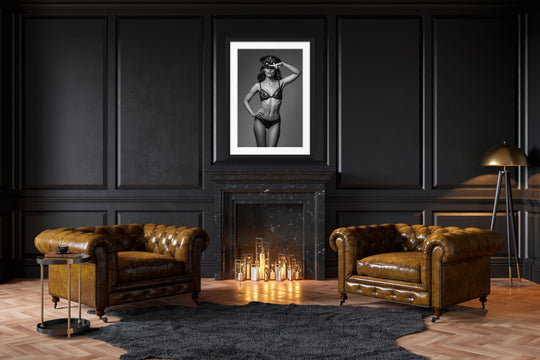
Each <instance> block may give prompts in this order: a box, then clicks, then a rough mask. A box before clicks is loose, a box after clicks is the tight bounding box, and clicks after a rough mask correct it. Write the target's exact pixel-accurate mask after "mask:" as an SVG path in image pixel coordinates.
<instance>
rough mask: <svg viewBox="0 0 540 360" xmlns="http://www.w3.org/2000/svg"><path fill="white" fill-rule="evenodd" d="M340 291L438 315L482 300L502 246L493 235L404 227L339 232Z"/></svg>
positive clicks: (334, 242)
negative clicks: (493, 261)
mask: <svg viewBox="0 0 540 360" xmlns="http://www.w3.org/2000/svg"><path fill="white" fill-rule="evenodd" d="M330 246H331V247H332V249H333V250H334V251H336V252H337V253H338V267H339V269H338V275H339V279H338V290H339V292H340V294H341V298H342V300H343V301H344V300H345V299H346V298H347V294H359V295H365V296H371V297H377V298H381V299H386V300H391V301H396V302H400V303H408V304H413V305H419V306H426V307H432V308H434V310H435V314H436V315H437V316H438V314H440V310H441V309H442V308H445V307H447V306H450V305H454V304H457V303H460V302H463V301H467V300H471V299H474V298H476V297H481V298H482V299H483V300H482V301H485V297H486V296H487V295H488V294H489V291H490V256H491V255H493V254H495V253H496V252H497V251H499V250H500V249H501V248H502V246H503V238H502V237H501V236H500V235H499V234H498V233H496V232H494V231H491V230H483V229H478V228H459V227H441V226H425V225H407V224H382V225H370V226H351V227H346V228H339V229H336V230H334V231H333V232H332V235H331V236H330Z"/></svg>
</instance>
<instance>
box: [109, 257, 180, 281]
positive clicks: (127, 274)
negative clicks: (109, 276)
mask: <svg viewBox="0 0 540 360" xmlns="http://www.w3.org/2000/svg"><path fill="white" fill-rule="evenodd" d="M182 274H184V262H183V261H181V260H176V259H175V258H173V257H170V256H165V255H160V254H155V253H151V252H146V251H121V252H119V253H118V281H119V282H120V283H125V282H134V281H143V280H151V279H159V278H165V277H169V276H177V275H182Z"/></svg>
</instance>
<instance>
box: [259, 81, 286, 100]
mask: <svg viewBox="0 0 540 360" xmlns="http://www.w3.org/2000/svg"><path fill="white" fill-rule="evenodd" d="M259 96H260V98H261V101H264V100H268V99H270V98H274V99H277V100H281V98H282V97H283V92H282V90H281V84H279V86H278V88H277V89H276V90H275V91H274V93H273V94H272V95H270V94H269V93H268V92H267V91H266V90H264V89H263V88H262V87H261V83H259Z"/></svg>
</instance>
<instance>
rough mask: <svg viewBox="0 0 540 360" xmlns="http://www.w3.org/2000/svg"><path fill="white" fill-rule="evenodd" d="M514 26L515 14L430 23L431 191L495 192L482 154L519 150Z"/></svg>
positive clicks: (445, 18)
mask: <svg viewBox="0 0 540 360" xmlns="http://www.w3.org/2000/svg"><path fill="white" fill-rule="evenodd" d="M517 24H518V17H517V15H516V14H514V13H511V14H509V15H487V14H486V15H480V16H463V15H461V16H459V15H458V16H451V17H450V16H436V17H434V18H433V71H434V73H433V74H434V79H433V81H434V82H433V83H434V89H433V97H434V107H433V109H434V113H433V124H434V125H433V184H434V188H491V187H494V184H495V183H496V179H497V176H496V173H495V175H493V173H494V172H493V169H491V168H483V167H481V166H480V160H481V158H482V156H483V154H484V153H485V152H486V151H487V150H488V149H489V148H490V147H492V146H495V145H498V144H502V143H503V141H505V140H506V141H509V142H511V143H513V144H516V145H518V146H519V145H520V144H519V143H518V142H519V140H520V135H519V132H518V129H519V128H520V124H521V122H520V118H519V111H518V106H519V105H518V100H517V99H518V94H519V88H518V84H519V82H518V74H519V73H520V71H521V69H520V63H519V57H518V43H519V36H520V34H519V31H518V25H517ZM457 144H459V146H457ZM514 175H515V174H514Z"/></svg>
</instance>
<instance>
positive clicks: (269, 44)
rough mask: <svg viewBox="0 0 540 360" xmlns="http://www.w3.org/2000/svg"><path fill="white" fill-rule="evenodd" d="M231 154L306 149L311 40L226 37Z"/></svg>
mask: <svg viewBox="0 0 540 360" xmlns="http://www.w3.org/2000/svg"><path fill="white" fill-rule="evenodd" d="M229 74H230V75H229V76H230V79H229V84H230V155H310V42H309V41H231V42H230V72H229Z"/></svg>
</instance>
